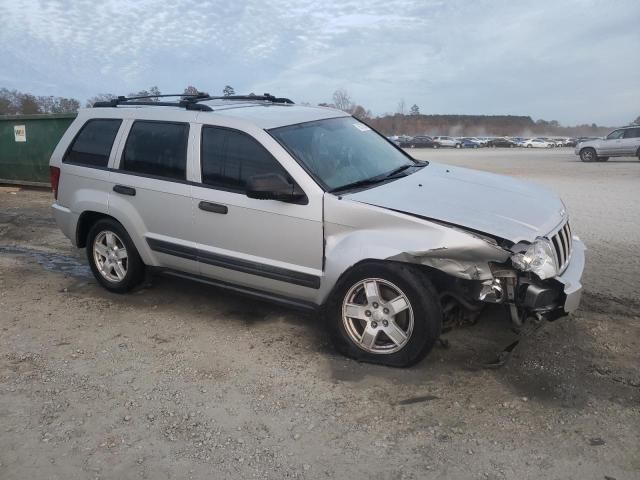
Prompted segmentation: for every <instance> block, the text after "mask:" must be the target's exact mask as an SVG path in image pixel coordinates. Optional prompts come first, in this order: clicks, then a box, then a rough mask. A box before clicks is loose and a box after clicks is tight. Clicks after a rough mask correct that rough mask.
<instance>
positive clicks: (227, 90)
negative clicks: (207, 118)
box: [222, 85, 236, 97]
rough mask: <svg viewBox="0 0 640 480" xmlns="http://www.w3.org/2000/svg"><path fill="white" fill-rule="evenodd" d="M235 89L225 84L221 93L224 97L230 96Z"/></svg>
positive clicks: (234, 92) (233, 93)
mask: <svg viewBox="0 0 640 480" xmlns="http://www.w3.org/2000/svg"><path fill="white" fill-rule="evenodd" d="M235 94H236V91H235V90H234V89H233V87H232V86H231V85H227V86H225V87H224V88H223V89H222V95H224V96H225V97H230V96H231V95H235Z"/></svg>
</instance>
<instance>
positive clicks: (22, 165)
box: [0, 113, 76, 186]
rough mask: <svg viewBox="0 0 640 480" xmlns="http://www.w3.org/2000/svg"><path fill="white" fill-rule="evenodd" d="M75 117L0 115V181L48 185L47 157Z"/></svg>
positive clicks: (57, 115) (64, 115)
mask: <svg viewBox="0 0 640 480" xmlns="http://www.w3.org/2000/svg"><path fill="white" fill-rule="evenodd" d="M75 117H76V114H75V113H62V114H53V115H7V116H0V183H18V184H23V185H42V186H46V185H49V158H51V153H53V150H54V149H55V148H56V145H57V144H58V141H59V140H60V138H61V137H62V135H63V134H64V132H65V131H66V130H67V128H68V127H69V125H71V122H73V119H74V118H75Z"/></svg>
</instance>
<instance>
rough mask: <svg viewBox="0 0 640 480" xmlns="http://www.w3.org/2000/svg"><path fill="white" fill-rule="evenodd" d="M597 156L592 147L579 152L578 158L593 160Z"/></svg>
mask: <svg viewBox="0 0 640 480" xmlns="http://www.w3.org/2000/svg"><path fill="white" fill-rule="evenodd" d="M597 158H598V156H597V155H596V151H595V150H594V149H593V148H585V149H583V150H582V151H581V152H580V160H582V161H583V162H595V161H596V159H597Z"/></svg>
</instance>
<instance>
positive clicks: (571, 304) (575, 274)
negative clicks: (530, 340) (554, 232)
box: [556, 236, 587, 313]
mask: <svg viewBox="0 0 640 480" xmlns="http://www.w3.org/2000/svg"><path fill="white" fill-rule="evenodd" d="M586 250H587V248H586V247H585V245H584V243H582V242H581V241H580V239H579V238H578V237H575V236H574V237H573V251H572V253H571V260H570V261H569V265H568V266H567V269H566V270H565V271H564V272H563V273H562V275H560V276H559V277H556V280H557V281H558V282H560V283H561V284H562V285H563V287H564V305H563V308H564V311H565V312H566V313H571V312H573V311H575V310H576V309H577V308H578V306H579V305H580V298H581V297H582V283H581V280H582V272H583V271H584V259H585V251H586Z"/></svg>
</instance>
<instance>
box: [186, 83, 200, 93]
mask: <svg viewBox="0 0 640 480" xmlns="http://www.w3.org/2000/svg"><path fill="white" fill-rule="evenodd" d="M182 93H184V94H185V95H197V94H198V93H200V90H198V89H197V88H196V87H194V86H193V85H189V86H188V87H187V88H185V89H184V91H183V92H182Z"/></svg>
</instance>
